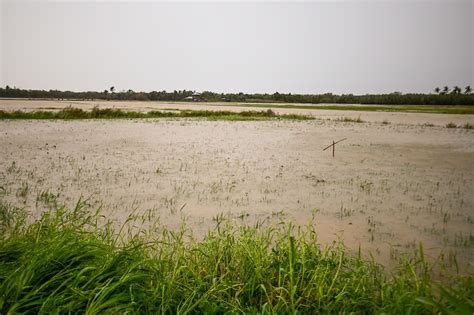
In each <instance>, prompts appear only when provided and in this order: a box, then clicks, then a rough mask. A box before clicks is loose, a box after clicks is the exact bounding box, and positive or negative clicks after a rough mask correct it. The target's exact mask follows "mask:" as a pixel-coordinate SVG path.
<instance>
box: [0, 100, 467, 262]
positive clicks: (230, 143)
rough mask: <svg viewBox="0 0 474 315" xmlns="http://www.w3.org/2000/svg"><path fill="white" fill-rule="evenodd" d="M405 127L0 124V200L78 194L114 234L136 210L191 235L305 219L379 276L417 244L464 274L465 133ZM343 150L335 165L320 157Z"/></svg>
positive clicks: (30, 201)
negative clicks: (218, 225)
mask: <svg viewBox="0 0 474 315" xmlns="http://www.w3.org/2000/svg"><path fill="white" fill-rule="evenodd" d="M40 103H41V102H40ZM28 104H29V105H28V106H29V107H25V108H32V107H33V106H31V105H32V104H33V105H35V106H36V105H38V104H36V102H32V103H28ZM140 104H147V103H140ZM3 106H5V105H3ZM38 106H39V105H38ZM41 106H43V104H42V103H41ZM190 106H194V105H190ZM168 107H169V106H168ZM34 108H36V107H34ZM134 109H135V107H134ZM341 114H343V115H341ZM357 114H358V115H361V113H357ZM374 114H377V115H379V116H377V117H380V118H383V119H382V120H390V119H391V117H393V114H392V113H388V114H387V113H374ZM383 114H385V115H386V116H380V115H383ZM362 115H365V114H364V113H362ZM397 115H399V116H397V117H402V116H401V115H402V114H401V113H399V114H397ZM407 115H412V116H411V117H413V118H411V120H410V121H409V123H404V124H397V123H393V122H392V123H390V124H382V123H378V122H375V121H376V120H377V119H379V118H377V119H375V118H374V122H366V123H343V122H338V121H332V120H315V121H258V122H255V121H250V122H225V121H202V120H87V121H0V135H1V137H0V147H1V148H2V149H1V151H0V185H1V186H2V187H4V188H5V189H6V195H5V197H4V198H6V199H7V200H9V201H10V202H12V203H14V204H17V205H19V206H26V207H27V209H29V210H31V211H33V212H36V213H33V214H36V215H38V212H40V211H41V210H42V209H43V208H42V207H41V206H40V205H37V202H36V199H37V196H38V195H39V194H41V193H42V192H44V191H49V192H52V193H54V194H57V195H59V198H60V199H61V200H65V201H66V202H67V203H68V204H69V205H73V204H74V203H75V202H76V201H77V199H78V198H79V197H80V196H81V195H83V196H85V197H87V198H89V199H90V201H91V202H92V203H94V202H96V205H98V204H99V203H101V204H102V207H103V211H104V213H105V214H106V215H107V216H108V217H109V218H111V219H113V220H115V221H116V222H118V223H120V222H123V221H125V220H126V218H127V217H128V216H129V214H130V213H131V212H132V211H134V210H136V211H137V212H141V213H144V212H146V211H147V210H150V211H151V212H152V213H154V214H155V215H157V216H159V217H160V219H161V221H162V222H163V223H164V224H166V225H169V226H170V227H172V228H174V227H177V226H178V225H179V223H180V221H181V220H182V218H183V217H186V218H187V221H188V224H189V226H190V228H192V229H193V231H194V233H196V234H197V235H202V233H204V232H205V231H206V230H207V229H208V228H210V227H213V226H214V225H215V221H214V220H213V218H215V217H216V216H218V215H219V214H221V213H223V214H224V215H226V216H227V217H229V218H231V219H233V220H235V222H236V224H237V223H238V222H241V221H242V220H243V221H244V222H246V223H254V222H257V221H265V220H266V221H268V222H278V221H279V220H285V221H293V222H295V223H297V224H301V225H305V224H307V223H308V222H310V220H311V218H314V220H315V224H316V227H317V229H318V231H319V239H320V241H321V242H322V243H323V244H329V243H331V242H332V241H334V240H339V239H341V240H343V241H344V243H345V244H346V245H347V246H348V247H349V248H351V249H352V250H354V251H356V250H357V249H358V248H359V246H360V247H361V248H362V249H363V250H368V251H370V252H371V253H372V254H373V255H374V257H375V259H376V260H377V261H379V262H381V263H384V264H385V265H390V264H391V262H393V261H395V260H396V259H397V258H398V257H400V253H403V252H410V251H411V250H413V249H414V248H416V247H417V246H418V245H419V242H422V243H423V245H424V248H425V252H426V253H427V255H428V258H429V259H431V260H435V259H436V257H438V255H439V254H440V253H443V254H444V255H445V257H447V260H448V261H449V259H451V262H454V257H456V259H457V261H458V262H459V263H460V265H462V266H466V265H467V264H468V263H469V262H472V261H473V257H474V241H473V224H474V212H473V206H474V193H473V192H474V166H473V165H474V164H473V161H474V131H472V130H464V129H448V128H444V127H424V126H421V125H419V123H421V122H428V123H432V122H433V121H432V120H428V121H425V120H426V119H428V118H430V117H434V119H435V120H436V121H441V120H442V119H447V120H450V121H452V120H451V118H450V117H448V118H446V116H449V115H431V114H430V115H425V114H407ZM338 116H339V117H340V116H348V113H347V112H338ZM426 117H428V118H426ZM460 117H466V118H465V119H467V120H469V119H472V117H471V116H460ZM363 118H364V120H370V119H367V118H366V117H365V116H364V117H363ZM400 119H401V118H400ZM411 121H416V124H411V123H410V122H411ZM342 138H347V140H345V141H343V142H341V143H340V144H338V145H337V147H336V154H335V157H334V158H333V157H332V153H331V152H330V151H329V150H328V151H324V152H323V151H322V149H323V148H324V147H325V146H327V145H328V144H330V143H332V141H333V140H339V139H342ZM25 186H27V187H28V191H27V193H26V196H23V195H24V194H22V193H21V190H22V187H25ZM35 209H36V210H35Z"/></svg>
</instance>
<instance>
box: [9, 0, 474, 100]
mask: <svg viewBox="0 0 474 315" xmlns="http://www.w3.org/2000/svg"><path fill="white" fill-rule="evenodd" d="M0 1H1V4H2V5H1V7H0V10H1V13H0V14H1V40H0V44H1V50H0V51H1V69H0V70H1V71H0V85H1V86H5V85H7V84H8V85H10V86H17V87H21V88H28V89H60V90H66V89H68V90H75V91H80V90H104V89H108V88H109V87H110V86H115V88H116V90H118V91H119V90H122V89H133V90H136V91H140V90H141V91H152V90H160V91H161V90H168V91H169V90H175V89H176V90H182V89H187V90H196V91H203V90H211V91H217V92H240V91H242V92H268V93H273V92H275V91H279V92H291V93H323V92H333V93H354V94H365V93H379V92H393V91H401V92H431V91H432V90H433V88H435V87H436V86H444V85H448V86H453V85H459V86H462V87H464V86H466V85H471V86H474V39H473V35H474V34H473V28H474V25H473V15H474V0H467V1H458V0H445V1H443V0H436V1H416V0H414V1H395V0H393V1H380V0H379V1H356V0H352V1H321V2H315V1H313V2H298V3H294V2H278V3H269V2H258V3H252V2H240V3H239V2H231V3H230V2H224V3H222V2H221V3H199V2H191V3H185V2H179V3H165V2H153V1H147V2H141V3H137V2H131V1H129V2H114V1H106V2H98V1H95V2H94V1H89V2H85V1H75V2H72V1H55V2H53V1H33V0H32V1H18V0H15V1H10V0H0Z"/></svg>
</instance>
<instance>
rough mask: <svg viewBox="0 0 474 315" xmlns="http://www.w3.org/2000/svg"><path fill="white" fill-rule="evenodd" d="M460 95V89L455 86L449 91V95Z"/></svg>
mask: <svg viewBox="0 0 474 315" xmlns="http://www.w3.org/2000/svg"><path fill="white" fill-rule="evenodd" d="M460 93H461V88H460V87H459V86H457V85H455V86H454V87H453V90H452V91H451V94H460Z"/></svg>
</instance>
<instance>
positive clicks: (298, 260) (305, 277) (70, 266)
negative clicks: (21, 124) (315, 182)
mask: <svg viewBox="0 0 474 315" xmlns="http://www.w3.org/2000/svg"><path fill="white" fill-rule="evenodd" d="M0 210H1V211H7V212H8V213H10V216H11V214H12V213H15V212H14V211H13V212H12V211H10V210H9V206H8V205H6V204H3V206H2V208H1V209H0ZM18 218H19V219H20V220H19V221H17V222H13V221H14V220H11V219H10V221H9V224H8V225H6V226H5V229H4V231H3V233H2V235H1V238H0V312H1V313H2V314H13V313H23V312H31V313H40V314H49V313H89V314H95V313H113V314H116V313H153V314H155V313H187V312H192V313H226V312H230V313H278V314H280V313H298V312H299V313H307V314H315V313H340V312H343V313H351V312H356V313H392V314H407V313H411V314H424V313H426V314H431V313H434V312H438V311H442V310H448V311H452V312H457V311H459V310H460V309H464V310H466V309H467V310H469V311H471V312H472V309H473V307H474V305H473V301H472V297H473V296H474V281H473V279H472V277H465V278H462V281H460V282H459V283H458V285H457V286H453V287H447V286H442V285H439V287H438V286H437V285H436V284H435V282H434V281H433V280H431V278H430V275H429V272H428V271H427V270H428V268H429V266H428V265H427V263H425V261H424V259H423V255H422V252H421V251H420V252H419V254H418V255H417V257H416V258H415V259H413V260H406V261H405V262H404V263H403V264H401V265H400V267H399V269H398V272H397V273H396V275H395V276H394V277H393V278H389V277H387V276H386V275H385V274H384V272H383V270H382V268H381V267H380V266H379V265H377V264H375V263H373V262H368V261H365V260H363V259H362V258H361V257H360V256H351V255H348V253H347V252H346V250H345V249H344V247H343V246H340V245H334V246H332V247H329V248H326V249H322V248H321V247H320V246H319V245H318V242H317V236H316V233H315V231H314V230H313V229H312V227H311V225H308V227H307V228H295V227H294V226H292V225H290V224H281V225H279V226H276V227H275V226H273V227H272V226H267V227H262V226H261V225H260V226H239V227H236V226H235V225H231V224H230V222H228V221H222V220H221V221H219V223H218V225H217V227H216V228H215V229H213V230H210V231H209V232H208V234H207V235H206V236H205V237H204V239H203V240H202V241H197V240H195V239H194V238H193V237H192V236H191V234H190V233H189V232H188V231H187V229H186V228H185V226H184V225H183V227H182V228H181V229H179V230H177V231H172V230H169V229H166V228H164V227H161V226H159V225H153V224H152V225H150V226H151V227H149V228H147V229H139V231H135V232H129V233H127V235H126V237H123V236H124V235H123V231H131V230H128V229H127V228H123V227H122V228H121V229H120V231H121V232H116V231H115V230H114V228H113V227H112V224H108V223H104V222H102V223H101V221H100V220H101V216H100V214H99V213H91V212H89V211H88V210H87V207H86V204H85V203H84V202H82V201H80V202H79V203H78V204H77V206H76V207H75V208H74V209H73V210H71V211H67V210H65V208H64V207H55V208H54V209H53V210H51V211H49V212H45V213H44V214H43V215H42V216H41V217H40V218H39V219H38V220H36V221H35V222H33V223H32V224H26V223H24V222H25V221H24V219H22V218H23V216H22V215H19V216H18ZM129 223H130V224H131V225H133V224H134V222H131V221H130V222H129ZM438 290H440V292H441V294H436V292H437V291H438Z"/></svg>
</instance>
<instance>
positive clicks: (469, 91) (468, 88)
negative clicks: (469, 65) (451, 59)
mask: <svg viewBox="0 0 474 315" xmlns="http://www.w3.org/2000/svg"><path fill="white" fill-rule="evenodd" d="M471 92H472V89H471V86H469V85H468V86H466V87H465V88H464V94H471Z"/></svg>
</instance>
